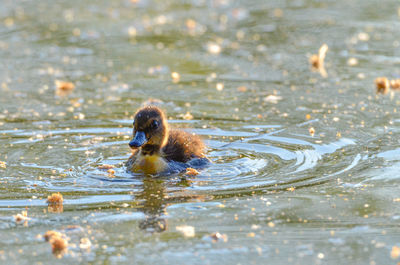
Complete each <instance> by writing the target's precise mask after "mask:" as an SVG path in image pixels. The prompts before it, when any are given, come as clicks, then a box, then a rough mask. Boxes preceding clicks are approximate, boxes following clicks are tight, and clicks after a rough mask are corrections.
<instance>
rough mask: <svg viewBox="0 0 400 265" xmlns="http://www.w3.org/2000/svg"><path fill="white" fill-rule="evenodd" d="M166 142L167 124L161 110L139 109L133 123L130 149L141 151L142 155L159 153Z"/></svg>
mask: <svg viewBox="0 0 400 265" xmlns="http://www.w3.org/2000/svg"><path fill="white" fill-rule="evenodd" d="M167 140H168V124H167V121H166V119H165V115H164V113H163V112H162V110H161V109H159V108H158V107H155V106H146V107H143V108H141V109H139V110H138V111H137V112H136V114H135V118H134V121H133V139H132V140H131V141H130V142H129V146H130V147H131V148H132V149H138V148H141V149H142V153H143V154H144V155H152V154H154V153H156V152H159V151H160V149H161V148H162V147H163V146H164V145H165V144H166V143H167Z"/></svg>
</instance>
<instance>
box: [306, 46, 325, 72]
mask: <svg viewBox="0 0 400 265" xmlns="http://www.w3.org/2000/svg"><path fill="white" fill-rule="evenodd" d="M327 52H328V45H327V44H323V45H322V46H321V47H320V48H319V50H318V55H317V54H313V55H311V57H310V58H309V61H310V64H311V65H312V67H313V68H314V69H316V70H318V71H319V73H320V74H321V76H322V77H327V76H328V73H327V72H326V70H325V66H324V61H325V57H326V53H327Z"/></svg>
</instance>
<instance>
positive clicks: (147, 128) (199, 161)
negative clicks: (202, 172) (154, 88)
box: [126, 106, 209, 174]
mask: <svg viewBox="0 0 400 265" xmlns="http://www.w3.org/2000/svg"><path fill="white" fill-rule="evenodd" d="M133 126H134V128H133V139H132V141H130V143H129V146H130V147H131V148H132V149H133V154H132V155H131V157H130V158H129V159H128V161H127V163H126V166H127V169H128V170H129V171H132V172H141V173H145V174H159V173H164V172H166V173H170V172H177V171H178V172H179V171H182V170H185V169H186V168H188V167H193V166H197V167H204V166H205V165H206V164H208V163H209V160H208V159H207V158H206V157H205V155H204V151H205V145H204V144H203V142H202V140H201V139H200V138H199V137H198V136H196V135H193V134H190V133H188V132H185V131H181V130H169V128H168V123H167V121H166V119H165V115H164V113H163V112H162V111H161V110H160V109H159V108H158V107H155V106H146V107H143V108H141V109H139V110H138V111H137V113H136V114H135V118H134V123H133Z"/></svg>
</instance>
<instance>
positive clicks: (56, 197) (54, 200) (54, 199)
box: [47, 192, 64, 204]
mask: <svg viewBox="0 0 400 265" xmlns="http://www.w3.org/2000/svg"><path fill="white" fill-rule="evenodd" d="M63 201H64V198H63V196H62V195H61V193H59V192H57V193H53V194H51V196H47V203H48V204H62V203H63Z"/></svg>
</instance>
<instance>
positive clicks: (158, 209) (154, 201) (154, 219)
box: [135, 177, 167, 232]
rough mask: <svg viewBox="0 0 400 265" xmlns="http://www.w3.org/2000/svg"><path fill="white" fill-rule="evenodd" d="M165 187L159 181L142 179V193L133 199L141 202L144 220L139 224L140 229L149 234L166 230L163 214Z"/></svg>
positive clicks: (150, 178)
mask: <svg viewBox="0 0 400 265" xmlns="http://www.w3.org/2000/svg"><path fill="white" fill-rule="evenodd" d="M164 197H165V185H164V181H163V180H161V179H154V178H152V177H146V178H144V179H143V191H142V192H141V193H139V195H137V196H136V198H135V199H139V200H143V204H142V206H143V208H142V211H143V213H144V214H145V216H146V219H145V220H143V221H141V222H140V223H139V227H140V229H143V230H146V231H149V232H163V231H165V230H166V229H167V220H166V219H165V218H163V215H164V213H165V200H164Z"/></svg>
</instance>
